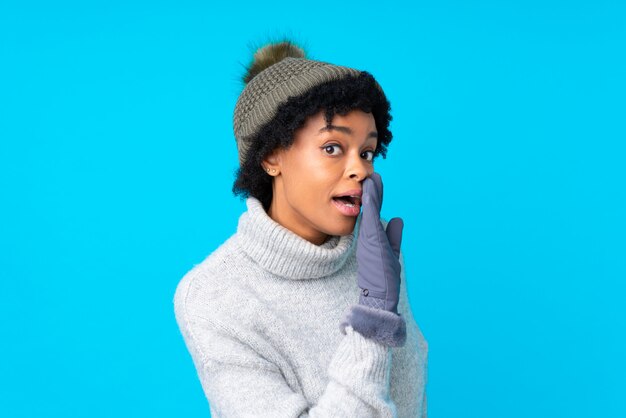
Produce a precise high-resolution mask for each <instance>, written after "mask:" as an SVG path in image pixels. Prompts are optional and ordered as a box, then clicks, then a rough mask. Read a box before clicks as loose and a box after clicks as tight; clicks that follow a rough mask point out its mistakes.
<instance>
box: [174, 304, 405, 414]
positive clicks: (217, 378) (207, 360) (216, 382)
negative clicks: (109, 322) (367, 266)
mask: <svg viewBox="0 0 626 418" xmlns="http://www.w3.org/2000/svg"><path fill="white" fill-rule="evenodd" d="M176 320H177V322H178V325H179V328H180V330H181V332H182V334H183V337H184V340H185V343H186V345H187V348H188V350H189V352H190V353H191V356H192V359H193V362H194V364H195V367H196V370H197V372H198V376H199V378H200V382H201V384H202V388H203V391H204V393H205V396H206V397H207V400H208V401H209V405H210V408H211V412H212V416H213V417H214V418H231V417H272V418H280V417H285V418H287V417H300V418H302V417H311V418H322V417H363V418H367V417H396V416H397V413H396V407H395V404H394V403H393V401H392V400H391V398H390V396H389V379H390V372H391V351H390V347H388V346H386V345H384V344H381V343H379V342H377V341H375V340H372V339H368V338H365V337H363V336H362V335H361V334H359V333H358V332H356V331H354V329H353V328H352V327H351V326H346V327H345V329H344V331H345V335H344V337H343V338H342V340H341V342H340V344H339V345H338V347H337V349H336V351H335V353H334V355H333V357H332V358H331V361H330V364H329V366H328V376H329V381H328V384H327V386H326V388H325V390H324V392H323V393H322V395H321V396H320V398H319V399H318V402H317V404H315V405H312V404H309V402H308V401H307V400H306V399H305V398H304V396H303V395H302V394H300V393H298V392H295V391H294V390H293V389H292V388H291V387H290V386H289V385H288V383H287V381H286V380H285V378H284V376H283V375H282V373H281V371H280V369H279V368H278V366H276V365H275V364H273V363H272V362H270V361H268V360H267V359H265V358H263V356H262V355H260V354H259V353H258V352H256V351H255V350H254V349H253V348H252V346H251V345H250V344H248V343H247V342H246V341H243V340H242V339H240V338H239V337H238V336H237V335H236V334H235V333H234V332H233V331H232V330H231V329H229V328H228V327H227V326H225V324H220V323H218V322H216V321H215V320H213V319H211V320H209V319H207V318H202V317H199V316H193V315H188V314H187V312H186V311H185V308H184V305H177V306H176Z"/></svg>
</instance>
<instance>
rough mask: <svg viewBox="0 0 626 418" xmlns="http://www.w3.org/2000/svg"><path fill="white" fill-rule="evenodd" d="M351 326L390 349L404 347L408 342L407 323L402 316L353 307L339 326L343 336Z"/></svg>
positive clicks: (360, 306) (367, 307) (364, 307)
mask: <svg viewBox="0 0 626 418" xmlns="http://www.w3.org/2000/svg"><path fill="white" fill-rule="evenodd" d="M348 325H350V326H351V327H352V328H353V329H354V330H355V331H357V332H358V333H359V334H361V335H363V336H364V337H365V338H370V339H372V340H375V341H378V342H379V343H381V344H384V345H387V346H390V347H402V346H404V343H405V342H406V321H405V320H404V318H403V317H402V316H401V315H399V314H398V315H396V314H395V313H393V312H389V311H385V310H382V309H376V308H371V307H369V306H363V305H358V304H357V305H352V306H350V309H349V310H348V311H347V312H346V314H345V315H344V318H343V320H342V321H341V323H340V324H339V329H340V330H341V333H342V334H344V335H345V334H346V331H345V328H346V326H348Z"/></svg>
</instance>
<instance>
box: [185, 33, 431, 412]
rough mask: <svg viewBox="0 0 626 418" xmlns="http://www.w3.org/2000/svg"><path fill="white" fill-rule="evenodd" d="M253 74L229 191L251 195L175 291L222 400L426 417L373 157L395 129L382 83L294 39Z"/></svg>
mask: <svg viewBox="0 0 626 418" xmlns="http://www.w3.org/2000/svg"><path fill="white" fill-rule="evenodd" d="M244 82H245V83H246V86H245V88H244V90H243V92H242V93H241V95H240V97H239V99H238V101H237V105H236V107H235V114H234V131H235V137H236V139H237V147H238V151H239V163H240V168H239V170H238V173H237V179H236V181H235V184H234V186H233V191H234V193H235V194H240V195H243V196H245V197H246V205H247V209H248V210H247V212H245V213H243V214H242V215H241V217H240V218H239V223H238V227H237V232H236V233H235V234H234V235H233V236H231V237H230V238H229V239H228V240H226V242H224V243H223V244H222V245H221V246H220V247H219V248H217V249H216V250H215V251H214V252H213V253H212V254H211V255H210V256H208V257H207V258H206V259H205V260H204V261H203V262H202V263H200V264H198V265H196V266H195V267H194V268H193V269H191V270H190V271H189V272H188V273H187V274H186V275H185V277H183V279H182V280H181V282H180V283H179V285H178V287H177V289H176V294H175V297H174V304H175V313H176V319H177V322H178V325H179V327H180V330H181V332H182V335H183V337H184V340H185V343H186V345H187V348H188V349H189V351H190V353H191V356H192V359H193V361H194V364H195V366H196V369H197V371H198V376H199V378H200V381H201V384H202V388H203V390H204V392H205V394H206V397H207V399H208V401H209V405H210V409H211V415H212V416H213V417H226V418H229V417H262V416H263V417H273V418H274V417H307V416H309V417H331V416H333V417H338V416H340V417H383V416H384V417H418V418H419V417H426V416H427V412H426V410H427V405H426V390H425V386H426V371H427V351H428V346H427V343H426V341H425V340H424V337H423V335H422V333H421V332H420V330H419V327H418V326H417V324H416V322H415V320H414V318H413V315H412V312H411V308H410V305H409V300H408V298H407V293H406V280H404V277H401V276H404V271H403V270H404V269H403V268H402V265H403V258H402V255H401V253H400V243H401V238H402V229H403V224H402V220H401V219H400V218H394V219H392V220H390V221H389V223H387V222H386V221H384V220H383V219H381V218H380V208H381V205H382V195H383V193H382V192H383V189H382V181H381V177H380V175H378V173H375V172H374V167H373V160H374V158H375V157H376V156H378V155H379V154H382V155H383V157H385V153H386V146H387V145H388V144H389V142H390V141H391V137H392V136H391V132H390V131H389V130H388V126H389V121H390V120H391V116H390V114H389V110H390V107H389V102H388V101H387V99H386V97H385V95H384V92H383V90H382V88H381V87H380V85H379V84H378V83H377V82H376V81H375V80H374V78H373V77H372V76H371V75H370V74H369V73H367V72H365V71H358V70H354V69H351V68H347V67H341V66H336V65H333V64H329V63H324V62H320V61H314V60H310V59H307V58H306V57H305V53H304V51H303V50H302V49H301V48H299V47H298V46H296V45H294V44H293V43H291V42H289V41H285V42H280V43H276V44H268V45H266V46H265V47H263V48H261V49H259V50H258V51H257V52H256V53H255V55H254V60H253V62H252V64H251V65H250V66H249V68H248V69H247V73H246V75H245V77H244ZM392 354H393V355H392Z"/></svg>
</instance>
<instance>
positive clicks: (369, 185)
mask: <svg viewBox="0 0 626 418" xmlns="http://www.w3.org/2000/svg"><path fill="white" fill-rule="evenodd" d="M376 194H377V191H376V185H375V184H374V181H373V180H372V179H371V178H369V177H368V178H366V179H365V180H364V181H363V196H362V202H361V203H362V206H361V224H360V226H359V227H360V231H362V232H363V233H364V234H365V235H364V236H365V237H368V238H372V237H375V236H377V232H376V231H377V230H378V228H379V224H380V206H377V204H376V202H377V199H376V198H375V195H376ZM359 234H361V232H359Z"/></svg>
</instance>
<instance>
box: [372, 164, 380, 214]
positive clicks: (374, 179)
mask: <svg viewBox="0 0 626 418" xmlns="http://www.w3.org/2000/svg"><path fill="white" fill-rule="evenodd" d="M369 178H371V179H372V182H373V184H374V186H375V190H376V195H375V196H376V203H377V206H378V212H379V213H380V209H381V208H382V207H383V179H382V177H381V176H380V174H378V173H377V172H375V171H374V172H373V173H372V175H371V176H370V177H369Z"/></svg>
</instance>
